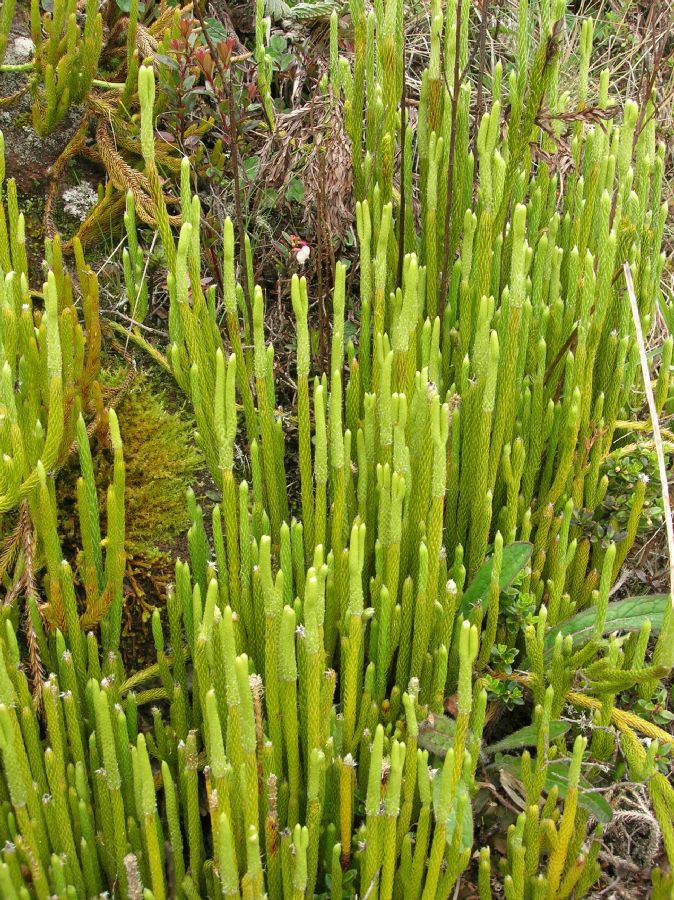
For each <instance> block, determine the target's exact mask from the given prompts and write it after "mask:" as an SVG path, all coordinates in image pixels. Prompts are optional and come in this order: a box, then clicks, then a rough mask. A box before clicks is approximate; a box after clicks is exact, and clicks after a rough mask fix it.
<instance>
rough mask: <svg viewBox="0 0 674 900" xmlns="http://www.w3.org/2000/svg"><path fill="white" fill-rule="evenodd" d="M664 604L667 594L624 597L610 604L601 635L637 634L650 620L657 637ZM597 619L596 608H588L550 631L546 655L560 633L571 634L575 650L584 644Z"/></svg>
mask: <svg viewBox="0 0 674 900" xmlns="http://www.w3.org/2000/svg"><path fill="white" fill-rule="evenodd" d="M667 603H669V594H646V595H645V596H644V597H626V598H625V599H624V600H616V601H614V602H613V603H609V605H608V612H607V613H606V621H605V622H604V628H603V634H610V633H611V632H612V631H639V629H640V628H641V626H642V625H643V624H644V622H645V621H646V619H649V620H650V623H651V634H657V633H658V632H659V631H660V629H661V628H662V617H663V615H664V612H665V607H666V605H667ZM596 617H597V610H596V607H594V606H590V607H588V608H587V609H583V610H581V612H579V613H576V615H575V616H572V617H571V618H570V619H567V620H566V621H565V622H562V623H561V624H560V625H557V626H556V627H555V628H551V629H550V631H549V632H548V634H547V635H546V636H545V652H546V654H549V653H551V652H552V648H553V647H554V644H555V638H556V637H557V633H558V632H560V631H561V633H562V636H563V637H566V636H567V635H568V634H570V635H571V637H572V638H573V649H574V650H578V648H579V647H582V646H583V645H584V644H587V642H588V641H589V640H590V639H591V637H592V634H593V632H594V622H595V619H596Z"/></svg>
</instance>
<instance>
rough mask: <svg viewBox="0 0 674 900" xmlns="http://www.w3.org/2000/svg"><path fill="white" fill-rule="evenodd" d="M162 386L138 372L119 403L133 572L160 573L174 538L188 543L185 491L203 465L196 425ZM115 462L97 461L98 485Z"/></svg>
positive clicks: (115, 373)
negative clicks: (174, 402) (185, 535)
mask: <svg viewBox="0 0 674 900" xmlns="http://www.w3.org/2000/svg"><path fill="white" fill-rule="evenodd" d="M125 374H126V372H125V369H121V368H120V369H115V370H112V371H108V373H106V375H107V377H106V380H107V382H108V383H109V384H116V383H119V382H120V381H121V380H123V378H124V377H125ZM169 400H170V398H169V397H168V395H167V391H166V389H165V388H164V387H163V385H162V384H161V383H160V382H159V381H158V380H157V379H156V378H154V377H152V375H150V374H147V373H139V374H138V375H137V376H136V377H135V378H134V380H133V382H132V384H131V388H130V390H129V391H128V393H126V394H125V395H124V398H123V399H122V400H121V402H120V403H119V406H118V409H117V412H118V415H119V418H120V421H121V422H122V438H123V440H124V446H125V448H126V453H125V460H126V552H127V558H128V560H129V563H130V565H131V567H132V569H141V570H142V569H146V568H148V569H149V564H150V563H152V568H153V570H154V571H155V572H156V570H157V568H156V566H157V563H159V564H160V568H161V562H162V557H163V558H164V561H165V562H167V563H168V562H169V560H171V559H172V558H174V557H175V550H176V539H177V538H178V537H179V538H180V541H181V542H182V541H183V540H184V533H185V529H186V528H187V526H188V525H189V517H188V514H187V511H186V507H185V491H186V490H187V488H188V487H189V486H190V485H193V484H194V480H195V478H196V475H197V472H198V470H199V468H200V467H201V466H202V465H203V459H202V456H201V454H200V452H199V450H198V449H197V448H196V447H195V445H194V439H193V436H192V432H193V428H194V423H193V421H192V419H191V417H189V415H188V413H187V411H186V410H185V409H183V408H179V409H175V408H173V407H175V404H173V403H170V402H169ZM111 469H112V463H111V460H110V459H109V458H108V456H107V454H101V455H100V456H99V468H98V473H97V480H98V482H99V484H100V485H101V486H102V485H106V484H107V483H108V481H109V478H110V475H111Z"/></svg>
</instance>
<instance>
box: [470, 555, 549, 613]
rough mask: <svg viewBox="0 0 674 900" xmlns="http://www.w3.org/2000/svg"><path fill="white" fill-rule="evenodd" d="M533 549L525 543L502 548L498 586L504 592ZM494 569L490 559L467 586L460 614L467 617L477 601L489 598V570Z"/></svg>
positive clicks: (527, 560) (492, 560)
mask: <svg viewBox="0 0 674 900" xmlns="http://www.w3.org/2000/svg"><path fill="white" fill-rule="evenodd" d="M533 549H534V547H533V544H529V543H527V542H526V541H515V542H514V543H512V544H508V546H507V547H504V548H503V563H502V565H501V577H500V578H499V585H500V588H501V590H502V591H503V590H505V589H506V588H507V587H508V586H509V585H511V584H512V583H513V581H514V580H515V579H516V578H517V576H518V575H519V574H520V572H521V571H522V569H523V568H524V567H525V566H526V564H527V563H528V562H529V559H530V558H531V554H532V551H533ZM493 567H494V558H493V557H490V558H489V559H488V560H487V561H486V562H485V563H484V564H483V566H482V568H481V569H480V571H479V572H478V573H477V575H476V576H475V578H473V580H472V581H471V583H470V585H469V586H468V590H467V591H466V592H465V593H464V595H463V598H462V600H461V612H462V613H463V615H464V616H465V615H467V614H468V612H469V611H470V608H471V607H472V606H474V605H475V604H476V603H477V602H478V601H479V600H486V599H487V597H488V596H489V585H490V584H491V570H492V568H493Z"/></svg>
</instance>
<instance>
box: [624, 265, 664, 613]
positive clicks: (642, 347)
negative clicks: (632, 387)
mask: <svg viewBox="0 0 674 900" xmlns="http://www.w3.org/2000/svg"><path fill="white" fill-rule="evenodd" d="M624 270H625V281H626V282H627V294H628V296H629V299H630V307H631V309H632V318H633V319H634V328H635V331H636V338H637V346H638V347H639V360H640V362H641V372H642V375H643V378H644V389H645V391H646V399H647V401H648V410H649V413H650V416H651V422H652V424H653V441H654V443H655V454H656V456H657V459H658V473H659V475H660V484H661V485H662V505H663V509H664V513H665V531H666V533H667V547H668V549H669V594H670V599H671V602H672V605H674V526H673V525H672V508H671V504H670V502H669V485H668V479H667V466H666V464H665V453H664V449H663V445H662V433H661V431H660V421H659V419H658V411H657V408H656V406H655V397H654V396H653V388H652V386H651V375H650V371H649V368H648V357H647V355H646V344H645V343H644V334H643V330H642V328H641V319H640V318H639V307H638V305H637V298H636V294H635V293H634V282H633V280H632V270H631V269H630V264H629V263H628V262H626V263H625V266H624Z"/></svg>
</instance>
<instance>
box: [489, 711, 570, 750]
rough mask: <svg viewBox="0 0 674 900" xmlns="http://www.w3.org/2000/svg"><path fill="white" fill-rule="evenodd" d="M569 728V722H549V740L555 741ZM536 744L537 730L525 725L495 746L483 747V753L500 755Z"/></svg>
mask: <svg viewBox="0 0 674 900" xmlns="http://www.w3.org/2000/svg"><path fill="white" fill-rule="evenodd" d="M570 727H571V726H570V723H569V722H561V721H559V720H558V719H554V720H553V721H552V722H550V740H551V741H556V740H557V738H560V737H561V736H562V735H563V734H566V732H567V731H568V730H569V728H570ZM537 743H538V728H537V727H536V725H526V726H525V727H524V728H520V729H519V731H513V733H512V734H509V735H508V736H507V737H504V738H503V739H502V740H500V741H496V743H495V744H490V745H489V747H485V752H486V753H502V752H503V751H504V750H517V749H519V748H520V747H535V746H536V744H537Z"/></svg>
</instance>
